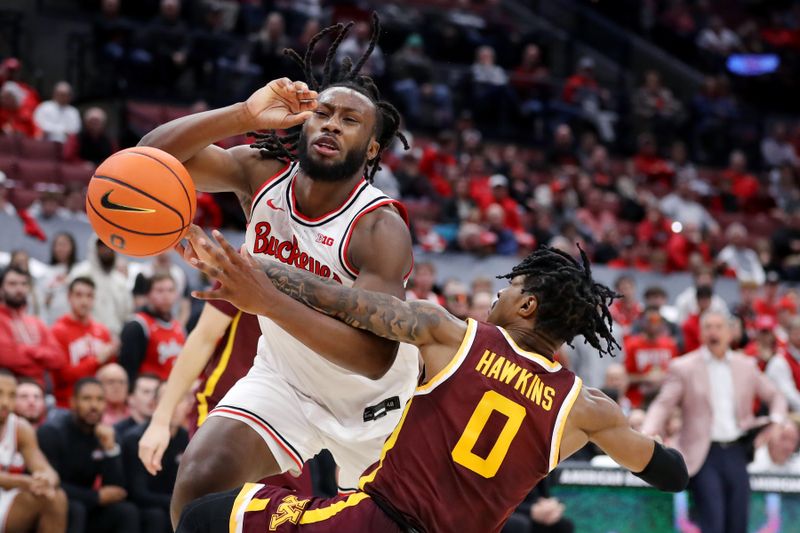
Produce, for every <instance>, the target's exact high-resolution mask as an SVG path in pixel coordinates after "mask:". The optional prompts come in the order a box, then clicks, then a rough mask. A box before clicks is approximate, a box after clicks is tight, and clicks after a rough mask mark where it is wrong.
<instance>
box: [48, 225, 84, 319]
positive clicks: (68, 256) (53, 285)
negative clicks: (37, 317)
mask: <svg viewBox="0 0 800 533" xmlns="http://www.w3.org/2000/svg"><path fill="white" fill-rule="evenodd" d="M77 262H78V249H77V247H76V245H75V237H73V236H72V234H71V233H68V232H61V233H56V235H55V236H54V237H53V241H52V244H51V245H50V265H49V266H50V268H49V272H48V273H47V276H46V277H45V279H44V280H43V284H42V285H43V289H44V315H45V317H44V318H45V321H46V322H47V323H48V324H52V323H53V322H55V321H56V320H57V319H58V318H59V317H61V316H63V315H64V314H65V313H67V312H69V310H70V305H69V302H68V301H67V287H68V286H69V280H70V273H71V272H72V269H73V267H74V266H75V264H76V263H77Z"/></svg>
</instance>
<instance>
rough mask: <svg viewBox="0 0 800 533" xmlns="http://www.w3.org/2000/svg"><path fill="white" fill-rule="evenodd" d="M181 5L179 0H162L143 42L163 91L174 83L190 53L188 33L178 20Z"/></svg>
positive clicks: (183, 24) (182, 22)
mask: <svg viewBox="0 0 800 533" xmlns="http://www.w3.org/2000/svg"><path fill="white" fill-rule="evenodd" d="M181 8H182V4H181V0H161V2H160V7H159V14H158V16H157V17H156V18H155V19H153V20H152V21H151V22H150V24H149V26H148V28H147V31H146V40H145V42H144V43H143V44H144V47H145V50H146V52H147V54H148V58H147V59H148V62H152V64H153V66H154V67H155V79H157V80H159V83H158V85H157V86H158V87H160V88H162V90H163V89H167V88H171V87H173V86H174V85H175V82H176V81H177V80H178V78H179V77H180V76H181V74H183V72H184V70H185V69H186V66H187V62H188V59H189V53H190V52H191V42H190V37H189V36H190V32H189V29H188V28H187V26H186V23H185V22H184V21H183V19H181Z"/></svg>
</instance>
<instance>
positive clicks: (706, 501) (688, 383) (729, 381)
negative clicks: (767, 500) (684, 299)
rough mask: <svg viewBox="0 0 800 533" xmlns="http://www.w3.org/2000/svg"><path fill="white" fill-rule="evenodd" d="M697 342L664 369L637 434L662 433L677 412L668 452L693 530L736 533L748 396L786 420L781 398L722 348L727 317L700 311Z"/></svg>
mask: <svg viewBox="0 0 800 533" xmlns="http://www.w3.org/2000/svg"><path fill="white" fill-rule="evenodd" d="M701 337H702V342H703V346H702V347H701V348H700V349H698V350H695V351H693V352H691V353H689V354H687V355H684V356H683V357H679V358H676V359H673V360H672V362H671V363H670V365H669V368H668V371H667V377H666V379H665V381H664V384H663V386H662V387H661V391H660V392H659V394H658V396H657V397H656V399H655V400H654V401H653V403H652V404H651V406H650V408H649V410H648V412H647V418H646V419H645V421H644V425H643V427H642V431H643V432H644V433H645V434H648V435H658V434H661V435H663V434H664V431H665V425H666V422H667V419H668V418H669V417H670V415H671V414H672V412H673V411H674V410H676V409H677V410H679V411H680V413H681V417H682V419H683V424H682V427H681V430H680V433H679V434H678V438H677V441H676V446H677V449H678V451H680V452H681V454H682V455H683V457H684V458H685V459H686V466H687V467H688V470H689V475H690V476H691V481H690V484H689V490H690V491H691V493H692V496H693V498H694V502H695V505H696V507H697V521H698V525H699V526H700V528H701V529H702V531H704V532H705V533H723V532H724V533H744V532H746V531H747V514H748V508H749V502H750V480H749V478H748V475H747V462H748V457H747V449H746V446H745V445H744V444H743V443H742V442H741V441H740V440H739V439H740V437H742V435H743V434H744V433H745V432H746V431H748V430H749V429H750V428H752V427H754V426H757V425H759V424H760V421H758V420H756V419H755V418H754V416H753V402H754V401H755V399H756V397H758V398H760V399H761V401H763V402H764V403H765V404H767V405H768V406H769V412H770V416H771V420H773V421H775V422H781V421H783V418H784V417H785V416H786V400H785V399H784V398H783V396H781V394H780V393H779V392H778V391H777V390H776V389H775V387H774V385H772V383H771V382H770V380H769V378H767V377H766V376H765V375H764V374H762V373H761V372H760V371H759V370H758V367H757V366H756V363H755V361H754V360H753V359H752V358H750V357H747V356H745V355H742V354H740V353H737V352H733V351H731V350H730V339H731V328H730V321H729V318H728V316H727V315H725V314H722V313H718V312H714V311H711V312H707V313H705V314H704V315H703V318H702V321H701ZM698 406H706V407H705V408H702V409H701V408H699V407H698ZM722 486H724V487H726V490H725V496H726V497H725V498H720V487H722Z"/></svg>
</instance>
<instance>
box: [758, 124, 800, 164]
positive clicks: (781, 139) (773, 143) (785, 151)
mask: <svg viewBox="0 0 800 533" xmlns="http://www.w3.org/2000/svg"><path fill="white" fill-rule="evenodd" d="M761 159H763V160H764V164H765V165H767V166H768V167H769V168H775V167H780V166H783V165H789V166H790V167H795V168H797V167H800V157H798V155H797V151H796V150H795V147H794V145H793V144H792V143H791V142H789V135H788V132H787V129H786V124H785V123H783V122H776V123H775V124H774V125H773V126H772V132H771V133H770V135H767V136H765V137H764V138H763V139H762V140H761Z"/></svg>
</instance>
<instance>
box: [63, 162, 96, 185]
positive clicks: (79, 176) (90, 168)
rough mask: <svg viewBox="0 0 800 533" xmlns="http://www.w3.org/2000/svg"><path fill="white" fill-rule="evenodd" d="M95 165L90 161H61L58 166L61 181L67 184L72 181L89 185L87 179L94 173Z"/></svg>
mask: <svg viewBox="0 0 800 533" xmlns="http://www.w3.org/2000/svg"><path fill="white" fill-rule="evenodd" d="M94 169H95V166H94V165H93V164H91V163H62V164H61V166H60V167H59V170H60V171H61V183H63V184H64V185H66V186H68V185H71V184H73V183H78V184H81V185H84V186H86V185H89V180H90V179H91V178H92V175H93V174H94Z"/></svg>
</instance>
